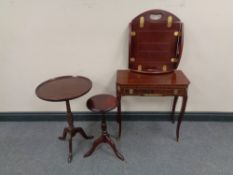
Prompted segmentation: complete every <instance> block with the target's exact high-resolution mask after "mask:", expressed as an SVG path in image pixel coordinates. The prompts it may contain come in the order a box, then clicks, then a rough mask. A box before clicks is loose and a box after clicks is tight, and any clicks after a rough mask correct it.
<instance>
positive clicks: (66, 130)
mask: <svg viewBox="0 0 233 175" xmlns="http://www.w3.org/2000/svg"><path fill="white" fill-rule="evenodd" d="M67 133H69V136H70V137H69V154H68V163H70V162H71V161H72V138H73V137H74V136H75V135H76V134H77V133H80V134H81V136H83V138H85V139H92V138H94V137H93V136H87V134H86V133H85V132H84V130H83V129H82V128H80V127H76V128H64V130H63V133H62V136H59V137H58V139H60V140H65V139H66V136H67Z"/></svg>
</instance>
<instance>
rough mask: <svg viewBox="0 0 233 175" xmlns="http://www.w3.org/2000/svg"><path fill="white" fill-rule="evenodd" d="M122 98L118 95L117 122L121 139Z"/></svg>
mask: <svg viewBox="0 0 233 175" xmlns="http://www.w3.org/2000/svg"><path fill="white" fill-rule="evenodd" d="M121 118H122V116H121V96H120V95H117V122H118V138H120V137H121Z"/></svg>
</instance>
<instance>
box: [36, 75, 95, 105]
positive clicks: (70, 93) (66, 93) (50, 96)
mask: <svg viewBox="0 0 233 175" xmlns="http://www.w3.org/2000/svg"><path fill="white" fill-rule="evenodd" d="M91 87H92V83H91V80H89V79H88V78H86V77H82V76H62V77H56V78H53V79H49V80H47V81H45V82H43V83H41V84H40V85H39V86H38V87H37V88H36V95H37V96H38V97H39V98H40V99H43V100H46V101H66V100H72V99H75V98H78V97H80V96H82V95H84V94H86V93H87V92H88V91H89V90H90V89H91Z"/></svg>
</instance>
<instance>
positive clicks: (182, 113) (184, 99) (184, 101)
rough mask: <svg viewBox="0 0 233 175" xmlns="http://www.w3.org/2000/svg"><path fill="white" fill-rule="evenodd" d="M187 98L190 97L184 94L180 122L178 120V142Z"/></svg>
mask: <svg viewBox="0 0 233 175" xmlns="http://www.w3.org/2000/svg"><path fill="white" fill-rule="evenodd" d="M187 100H188V97H187V96H183V100H182V106H181V111H180V115H179V118H178V122H177V127H176V141H177V142H178V141H179V136H180V125H181V122H182V120H183V117H184V112H185V108H186V103H187Z"/></svg>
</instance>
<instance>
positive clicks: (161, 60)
mask: <svg viewBox="0 0 233 175" xmlns="http://www.w3.org/2000/svg"><path fill="white" fill-rule="evenodd" d="M129 28H130V29H129V69H130V70H118V71H117V80H116V94H117V100H118V106H117V111H118V119H117V121H118V123H119V137H120V136H121V97H122V96H174V100H173V105H172V113H171V119H172V122H173V123H174V121H175V119H174V113H175V107H176V103H177V99H178V97H179V96H180V97H182V99H183V100H182V107H181V111H180V115H179V118H178V123H177V128H176V139H177V141H178V140H179V130H180V125H181V122H182V119H183V116H184V112H185V107H186V103H187V99H188V86H189V84H190V82H189V80H188V79H187V78H186V76H185V75H184V73H183V72H182V71H180V70H176V69H177V67H178V64H179V62H180V59H181V54H182V50H183V33H184V32H183V23H182V22H181V21H180V19H179V18H178V17H177V16H175V15H174V14H172V13H170V12H167V11H164V10H150V11H146V12H143V13H141V14H140V15H138V16H137V17H135V18H134V19H133V20H132V21H131V23H130V25H129Z"/></svg>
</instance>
